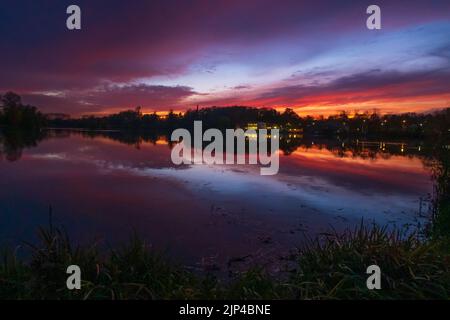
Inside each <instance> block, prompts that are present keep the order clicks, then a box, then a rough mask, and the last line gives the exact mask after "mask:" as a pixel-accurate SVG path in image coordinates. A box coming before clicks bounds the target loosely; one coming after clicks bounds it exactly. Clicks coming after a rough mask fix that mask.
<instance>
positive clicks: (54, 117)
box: [45, 113, 70, 120]
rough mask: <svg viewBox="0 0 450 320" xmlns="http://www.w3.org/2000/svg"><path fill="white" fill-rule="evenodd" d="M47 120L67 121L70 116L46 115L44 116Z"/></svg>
mask: <svg viewBox="0 0 450 320" xmlns="http://www.w3.org/2000/svg"><path fill="white" fill-rule="evenodd" d="M45 117H46V118H47V120H68V119H70V116H69V115H68V114H64V113H47V114H46V115H45Z"/></svg>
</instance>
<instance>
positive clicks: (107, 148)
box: [0, 130, 433, 264]
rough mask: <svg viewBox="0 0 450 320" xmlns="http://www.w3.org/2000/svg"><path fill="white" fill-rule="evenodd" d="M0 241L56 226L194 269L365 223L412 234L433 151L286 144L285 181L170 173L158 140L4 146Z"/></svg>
mask: <svg viewBox="0 0 450 320" xmlns="http://www.w3.org/2000/svg"><path fill="white" fill-rule="evenodd" d="M0 137H1V138H0V154H1V155H2V159H3V160H2V161H0V177H1V179H0V219H1V221H2V224H1V226H0V234H1V235H2V236H1V238H0V242H5V241H17V240H18V239H29V238H30V237H31V236H30V235H31V234H33V231H34V229H35V228H36V226H37V225H39V224H45V223H46V221H47V209H48V206H49V205H52V206H53V208H54V212H55V216H56V219H57V220H58V221H59V222H60V223H63V224H64V225H66V226H67V228H68V229H69V231H71V232H72V234H74V235H75V236H76V237H77V238H79V239H86V240H88V239H92V237H95V236H98V237H102V238H106V239H108V240H109V241H110V242H114V241H121V240H124V239H125V238H126V237H127V236H128V234H129V232H130V230H131V229H137V230H138V232H139V233H141V234H143V235H145V236H146V237H147V238H148V240H149V241H151V242H152V243H153V244H154V245H155V246H158V247H168V248H169V249H170V252H173V253H174V254H175V255H177V256H178V257H181V258H183V259H186V260H187V261H191V262H198V261H202V259H203V258H205V257H210V258H211V257H213V260H217V263H219V264H220V263H226V261H227V259H229V258H230V257H233V256H239V255H246V254H248V253H249V252H252V253H254V254H255V255H259V254H260V255H266V254H267V253H268V252H281V251H282V250H287V249H289V248H292V247H293V246H295V245H299V244H301V242H302V241H303V237H304V233H308V234H310V235H314V234H317V233H319V232H323V231H325V230H327V229H328V228H329V227H330V226H333V227H334V228H336V229H340V228H344V227H346V226H349V225H352V224H355V223H359V222H360V220H361V218H364V219H365V220H366V221H367V220H375V221H378V222H382V223H392V224H398V225H407V224H414V223H417V221H419V220H420V215H421V214H422V213H423V212H425V211H426V206H427V205H428V203H427V198H428V196H429V193H430V192H431V191H432V186H433V184H432V181H431V179H430V173H429V169H428V166H427V163H429V161H430V159H431V158H432V157H431V151H430V148H431V146H430V145H428V144H427V143H426V142H422V141H359V140H356V141H340V140H322V139H318V138H315V139H306V138H304V137H301V136H298V137H293V136H291V137H289V136H286V137H282V140H281V143H280V148H281V151H282V156H281V158H280V172H279V174H278V175H276V176H260V175H259V167H258V166H252V165H239V166H236V165H228V166H227V165H200V166H196V165H193V166H188V165H186V166H182V167H174V166H173V165H172V162H171V160H170V151H171V144H170V143H169V142H168V139H167V136H165V135H161V134H157V133H146V134H140V135H136V134H131V133H123V132H116V131H103V132H88V131H60V130H47V131H42V132H39V133H34V134H32V135H28V136H27V135H25V134H20V133H11V132H3V133H2V134H1V135H0Z"/></svg>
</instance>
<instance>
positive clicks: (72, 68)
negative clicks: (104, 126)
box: [0, 0, 450, 114]
mask: <svg viewBox="0 0 450 320" xmlns="http://www.w3.org/2000/svg"><path fill="white" fill-rule="evenodd" d="M70 4H72V1H68V0H60V1H25V0H14V1H13V0H4V1H2V2H1V4H0V38H1V39H2V41H0V92H3V91H7V90H14V91H17V92H18V93H20V94H22V95H23V96H24V100H25V101H27V102H29V103H33V104H36V105H38V106H39V107H41V108H43V110H45V111H48V112H50V111H54V112H66V113H72V114H80V113H88V112H91V113H93V112H109V111H112V110H116V109H120V108H128V107H134V106H135V105H142V106H143V107H145V108H149V109H161V110H168V109H170V108H174V109H178V110H179V109H186V108H188V107H192V106H193V105H195V104H196V103H199V102H201V103H202V106H208V105H210V104H213V103H216V102H217V103H221V102H223V103H230V104H244V103H250V104H252V105H257V106H274V107H280V106H283V105H286V106H296V107H298V108H300V107H302V106H305V105H309V106H310V107H311V106H312V105H321V106H327V105H328V106H329V108H330V110H331V109H332V108H334V106H335V104H337V103H338V104H354V103H357V102H363V103H367V104H371V103H373V102H374V101H370V100H371V99H372V100H374V99H383V103H388V101H390V102H389V103H394V102H398V101H401V102H402V103H401V104H400V105H401V107H402V108H404V107H405V105H404V104H403V103H405V102H406V100H408V99H411V102H414V101H413V99H416V98H417V97H424V96H427V97H431V96H433V97H434V98H433V99H429V100H427V101H428V102H426V103H425V102H424V101H422V102H423V103H422V104H421V106H420V107H421V108H422V109H426V108H434V107H437V106H436V103H445V99H446V98H445V94H448V90H446V89H444V88H443V83H441V81H444V80H448V78H447V76H446V73H445V72H446V71H445V70H446V68H448V67H449V56H450V51H449V48H450V47H449V43H448V39H449V38H450V21H449V14H448V12H450V3H449V2H448V1H445V0H443V1H425V0H423V1H395V2H394V1H379V3H378V5H379V6H380V7H381V8H382V23H383V28H382V30H380V31H369V30H367V29H366V27H365V19H366V17H367V15H366V13H365V9H366V8H367V6H368V5H369V4H371V2H370V1H358V2H357V3H355V2H354V1H299V0H283V1H277V0H254V1H238V0H213V1H211V0H197V1H181V0H180V1H144V0H136V1H133V2H127V1H121V0H120V1H119V0H108V1H88V0H79V1H77V4H78V5H79V6H80V7H81V9H82V30H80V31H69V30H67V29H66V27H65V20H66V18H67V15H66V8H67V6H68V5H70ZM373 70H378V71H376V72H375V71H373ZM408 91H411V93H408ZM447 101H448V100H447ZM380 107H383V106H382V105H381V106H380ZM388 107H389V108H390V107H391V105H389V106H388Z"/></svg>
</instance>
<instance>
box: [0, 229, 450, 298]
mask: <svg viewBox="0 0 450 320" xmlns="http://www.w3.org/2000/svg"><path fill="white" fill-rule="evenodd" d="M39 236H40V243H39V244H38V245H37V246H33V245H28V244H27V245H25V246H26V248H27V249H28V250H30V253H31V257H30V258H29V259H25V260H21V259H18V258H17V256H16V254H15V252H14V250H6V251H5V252H4V253H3V254H2V260H1V265H0V299H13V300H16V299H31V300H34V299H204V300H206V299H207V300H210V299H226V300H228V299H234V300H245V299H449V297H450V254H449V252H450V250H449V248H450V244H449V241H448V240H446V239H445V238H435V239H430V240H421V238H420V237H418V236H417V235H409V236H405V235H404V234H402V233H401V232H399V231H388V230H386V229H384V228H381V227H378V226H370V227H366V226H360V227H358V228H357V229H355V230H353V231H348V232H345V233H344V234H341V235H335V234H330V235H327V236H325V238H324V239H322V240H321V241H319V240H316V241H311V243H310V244H309V245H308V246H307V247H306V248H305V249H302V250H301V251H300V252H299V253H298V254H297V255H295V256H292V257H287V258H289V259H294V260H295V261H296V263H295V266H296V267H295V268H293V269H292V270H288V271H289V272H288V274H289V275H288V276H284V277H276V278H274V277H270V276H268V275H267V274H265V272H264V271H263V270H256V269H253V270H248V271H247V272H245V273H239V274H237V275H235V276H234V277H233V279H232V280H231V281H229V280H226V281H225V280H220V279H217V278H215V277H214V276H212V275H208V274H203V275H199V274H195V273H192V272H190V271H188V270H187V269H186V268H184V267H183V266H181V265H179V264H176V263H174V262H172V261H170V260H169V259H168V258H167V257H165V256H164V255H161V254H159V253H158V252H155V251H153V250H152V249H151V248H150V247H149V246H147V245H146V244H145V243H143V242H142V241H141V240H140V239H139V238H138V237H137V236H132V238H131V239H130V241H129V243H128V244H127V245H126V246H124V247H122V248H120V249H111V250H110V251H109V252H106V253H105V252H100V251H99V250H97V248H96V245H92V246H88V247H77V246H75V245H74V244H73V243H71V241H70V240H69V238H68V237H67V235H66V234H65V233H64V232H63V231H61V229H57V228H47V229H40V230H39ZM69 265H78V266H79V267H80V268H81V270H82V282H81V290H72V291H71V290H68V289H67V286H66V280H67V277H68V276H69V275H68V274H67V273H66V269H67V267H68V266H69ZM370 265H378V266H379V267H380V269H381V290H369V289H368V288H367V285H366V281H367V278H368V277H369V276H370V275H368V274H367V273H366V271H367V267H368V266H370Z"/></svg>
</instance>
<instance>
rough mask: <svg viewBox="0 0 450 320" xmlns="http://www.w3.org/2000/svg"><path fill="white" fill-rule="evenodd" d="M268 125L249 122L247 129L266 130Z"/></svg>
mask: <svg viewBox="0 0 450 320" xmlns="http://www.w3.org/2000/svg"><path fill="white" fill-rule="evenodd" d="M266 128H267V126H266V123H265V122H249V123H247V126H246V129H247V130H260V129H266Z"/></svg>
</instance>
